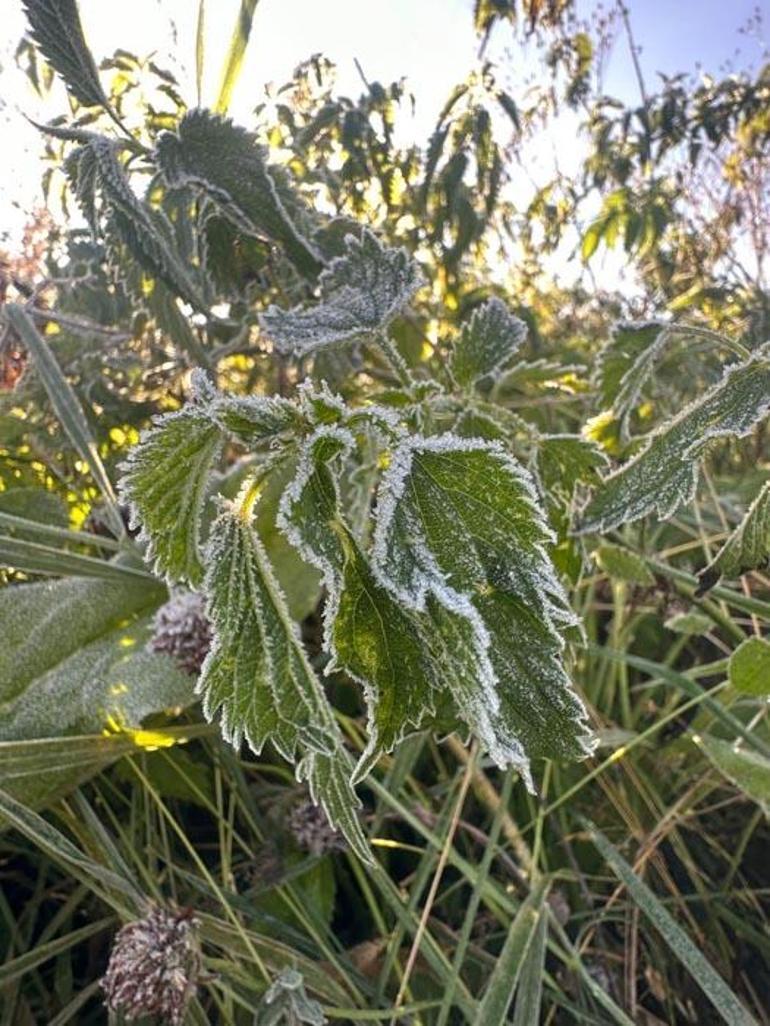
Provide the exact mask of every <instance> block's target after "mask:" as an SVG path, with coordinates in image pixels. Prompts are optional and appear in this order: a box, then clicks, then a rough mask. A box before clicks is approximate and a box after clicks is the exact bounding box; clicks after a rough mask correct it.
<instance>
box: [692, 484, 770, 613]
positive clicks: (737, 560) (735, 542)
mask: <svg viewBox="0 0 770 1026" xmlns="http://www.w3.org/2000/svg"><path fill="white" fill-rule="evenodd" d="M768 559H770V481H767V482H765V484H764V485H763V487H762V489H761V490H760V492H759V494H758V495H757V497H756V498H755V499H754V501H753V502H752V504H751V505H750V506H749V508H748V510H747V511H746V515H745V517H744V518H743V520H741V522H740V524H738V526H737V527H736V529H735V530H734V531H733V533H732V534H731V535H730V537H729V538H728V539H727V541H726V542H725V543H724V545H723V546H722V548H721V549H720V550H719V552H717V554H716V556H715V557H714V558H713V559H712V560H711V562H710V563H709V565H708V566H707V567H704V568H703V570H701V572H700V573H699V574H698V589H697V592H696V594H697V595H703V594H704V593H705V592H707V591H708V590H709V588H713V587H714V585H715V584H716V583H717V581H718V580H719V578H720V577H740V576H741V574H745V573H748V571H749V570H756V569H757V568H758V567H761V566H766V565H767V561H768Z"/></svg>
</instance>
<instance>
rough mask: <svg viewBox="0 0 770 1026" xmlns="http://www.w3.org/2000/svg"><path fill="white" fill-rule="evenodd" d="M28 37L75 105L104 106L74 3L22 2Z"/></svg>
mask: <svg viewBox="0 0 770 1026" xmlns="http://www.w3.org/2000/svg"><path fill="white" fill-rule="evenodd" d="M24 10H25V11H26V14H27V18H28V20H29V25H30V28H31V29H32V37H33V39H34V40H35V42H36V43H37V45H38V46H39V47H40V50H41V52H42V54H43V56H44V57H45V59H46V60H47V61H48V63H49V64H50V65H51V67H52V68H54V70H55V71H58V73H59V74H60V75H61V77H62V78H63V79H64V82H65V84H66V86H67V88H68V89H69V91H70V92H71V93H72V95H73V96H74V98H75V99H76V100H77V101H78V103H82V104H83V105H84V106H86V107H96V106H100V107H106V106H107V105H108V104H107V97H106V96H105V95H104V90H103V89H102V85H101V82H100V81H99V75H98V73H97V71H96V64H95V63H94V59H93V57H92V56H91V51H90V50H89V49H88V46H87V45H86V41H85V37H84V35H83V27H82V25H81V24H80V14H79V13H78V6H77V3H76V0H24Z"/></svg>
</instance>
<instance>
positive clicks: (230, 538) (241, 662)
mask: <svg viewBox="0 0 770 1026" xmlns="http://www.w3.org/2000/svg"><path fill="white" fill-rule="evenodd" d="M206 565H207V571H206V578H205V582H204V590H205V592H206V595H207V599H208V615H209V618H210V620H211V622H212V625H213V628H214V640H213V643H212V646H211V651H210V652H209V655H208V656H207V658H206V661H205V663H204V665H203V669H202V671H201V676H200V679H199V681H198V690H199V691H200V693H201V694H202V696H203V711H204V714H205V715H206V717H207V718H208V719H211V718H213V717H214V716H215V715H219V716H220V720H221V729H222V734H223V736H224V737H225V740H227V741H229V742H231V743H232V744H234V745H236V746H237V745H239V744H240V743H241V741H242V740H243V739H244V738H245V739H246V741H247V742H248V743H249V745H250V747H251V748H252V749H253V750H254V751H255V752H260V751H261V750H262V748H263V746H264V745H265V743H266V742H267V741H268V740H269V741H271V742H272V743H273V745H274V746H275V748H276V749H277V750H278V751H279V752H280V753H281V755H283V756H284V758H286V759H287V760H288V761H290V762H298V766H297V775H298V778H299V779H304V780H307V781H308V784H309V786H310V789H311V793H312V795H313V798H314V801H316V802H320V803H321V804H322V805H323V806H324V808H325V809H326V812H327V815H328V816H329V819H330V821H331V822H332V823H333V825H335V826H337V827H338V828H339V829H341V830H342V831H343V833H344V834H345V836H346V837H347V839H348V841H349V842H350V843H351V845H352V846H353V847H354V848H355V849H356V851H357V852H358V853H359V854H360V855H361V857H363V858H365V859H367V860H370V859H371V856H370V855H369V854H368V849H367V846H366V842H365V840H364V838H363V835H362V833H361V828H360V826H359V825H358V820H357V817H356V815H355V809H356V807H357V804H358V802H357V799H356V796H355V793H354V791H353V789H352V787H351V784H350V779H349V778H350V772H351V768H352V767H351V766H350V762H349V759H348V756H347V753H346V752H345V750H344V748H343V747H342V739H341V735H340V733H339V729H338V728H337V725H336V722H335V720H334V716H333V713H332V710H331V709H330V707H329V705H328V703H327V701H326V697H325V695H324V692H323V689H322V687H321V684H320V682H319V680H318V678H317V677H316V674H315V672H314V671H313V668H312V667H311V665H310V662H309V660H308V657H307V654H306V652H305V650H304V648H303V646H302V642H301V641H300V638H299V634H298V631H297V629H296V626H295V625H294V624H293V623H292V621H291V620H290V618H289V613H288V610H287V608H286V602H285V599H284V597H283V595H282V594H281V591H280V588H279V586H278V582H277V581H276V579H275V575H274V573H273V570H272V568H271V566H270V564H269V561H268V559H267V556H266V554H265V551H264V548H263V546H262V543H261V541H260V540H259V537H258V535H257V534H256V532H255V531H254V529H253V527H252V526H251V524H250V523H249V516H248V514H247V513H245V512H244V511H243V509H238V508H236V507H235V506H234V505H233V504H232V503H227V502H224V503H223V506H222V512H221V513H220V515H219V517H218V518H217V520H216V521H215V522H214V524H213V525H212V528H211V532H210V535H209V542H208V547H207V555H206Z"/></svg>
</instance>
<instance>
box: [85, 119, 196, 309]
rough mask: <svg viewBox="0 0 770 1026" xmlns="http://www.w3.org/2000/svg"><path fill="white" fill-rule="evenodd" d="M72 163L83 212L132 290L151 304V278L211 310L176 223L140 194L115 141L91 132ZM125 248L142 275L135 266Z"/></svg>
mask: <svg viewBox="0 0 770 1026" xmlns="http://www.w3.org/2000/svg"><path fill="white" fill-rule="evenodd" d="M67 167H68V169H69V172H70V178H71V180H72V182H73V185H74V187H75V193H76V196H77V198H78V201H79V203H80V205H81V207H82V208H83V212H84V214H85V215H86V217H87V218H88V219H89V221H90V222H91V224H92V227H93V226H95V225H98V227H99V230H100V232H101V234H103V236H104V241H105V245H106V247H107V254H108V257H109V259H110V263H111V264H112V266H113V267H114V268H116V269H117V270H118V273H120V274H122V280H123V283H124V284H125V285H126V286H127V288H128V289H129V291H130V293H131V294H133V295H135V296H136V297H137V298H138V299H139V300H140V301H143V302H147V304H148V305H149V306H151V307H152V301H151V296H152V286H151V284H148V283H147V282H146V281H145V278H144V276H149V277H150V278H152V279H157V280H158V281H159V282H161V283H162V284H163V285H165V286H166V287H167V289H169V290H170V291H171V293H172V294H173V295H177V296H179V297H180V298H181V299H183V300H184V301H185V302H187V303H189V304H190V305H191V306H193V308H194V309H196V310H199V311H202V312H206V310H207V304H206V300H205V297H204V296H203V295H202V294H201V291H200V290H199V289H198V288H197V286H196V284H195V282H194V280H193V279H192V277H191V276H190V274H189V273H188V270H187V268H186V267H185V265H184V264H183V262H182V260H181V259H180V257H179V256H178V254H177V253H176V251H175V242H174V238H173V230H172V228H171V225H170V224H169V223H168V221H167V220H166V219H165V217H164V216H163V215H162V214H161V213H160V212H159V211H157V210H154V209H152V208H150V207H149V206H148V204H146V203H144V202H142V200H140V199H139V197H138V196H137V195H136V194H135V192H134V190H133V189H132V188H131V184H130V182H129V180H128V177H127V175H126V172H125V170H124V168H123V165H122V164H121V162H120V161H119V159H118V149H117V146H116V144H115V143H113V142H112V141H111V140H110V139H107V138H105V137H103V136H99V135H91V136H89V138H88V141H87V142H86V143H84V145H83V147H81V148H80V149H78V150H75V151H74V152H73V154H72V155H71V156H70V157H69V158H68V163H67ZM124 248H125V249H127V250H128V253H129V255H130V257H131V258H133V261H135V262H136V264H137V265H138V269H139V270H141V272H143V275H142V274H139V275H137V274H136V269H134V270H132V268H131V266H130V261H127V260H126V259H125V256H124ZM127 263H128V264H129V266H126V265H127ZM152 313H153V314H155V313H156V310H155V309H152Z"/></svg>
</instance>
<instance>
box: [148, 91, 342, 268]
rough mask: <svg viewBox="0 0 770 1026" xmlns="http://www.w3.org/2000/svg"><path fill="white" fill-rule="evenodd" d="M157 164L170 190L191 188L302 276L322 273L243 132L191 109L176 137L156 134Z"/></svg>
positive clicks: (268, 170)
mask: <svg viewBox="0 0 770 1026" xmlns="http://www.w3.org/2000/svg"><path fill="white" fill-rule="evenodd" d="M157 160H158V164H159V166H160V168H161V170H162V172H163V175H164V177H165V179H166V181H167V182H168V184H169V185H171V186H174V187H176V186H181V185H193V186H194V187H195V188H197V189H198V190H200V191H201V192H203V193H204V194H205V195H206V196H208V197H209V198H210V200H211V201H212V203H213V204H214V205H215V206H216V207H217V208H218V209H219V210H220V212H221V213H222V215H223V216H224V217H226V218H227V219H228V220H229V221H231V222H232V223H233V224H234V225H235V226H236V227H237V228H238V229H239V230H240V231H242V232H244V233H245V234H246V235H251V236H255V237H257V238H261V239H267V240H268V241H271V242H277V243H280V245H281V246H282V247H283V248H284V250H285V252H286V255H287V257H288V258H289V260H291V262H292V263H293V264H294V265H295V267H297V269H298V270H299V271H300V272H301V273H302V274H304V275H306V276H308V277H311V278H314V277H315V276H316V275H317V274H318V272H319V271H320V270H321V267H322V262H321V258H320V256H319V254H318V253H317V252H316V251H315V249H314V248H313V246H311V244H310V243H309V242H308V241H307V239H305V237H304V235H303V234H302V232H301V230H300V227H299V225H298V224H297V223H296V218H295V216H293V213H294V212H293V211H292V210H290V209H289V208H288V207H287V202H289V201H290V197H289V196H287V195H286V194H285V193H284V190H279V188H278V184H277V181H276V177H275V172H274V171H273V170H271V168H270V167H269V165H268V163H267V160H266V156H265V152H264V150H263V149H262V147H260V146H258V145H257V143H256V141H255V139H254V137H253V136H252V135H251V134H250V133H249V132H247V131H246V130H245V129H243V128H239V127H237V126H236V125H234V124H233V123H232V122H231V121H229V120H227V119H225V118H221V117H219V116H217V115H215V114H212V113H211V112H210V111H205V110H192V111H190V112H189V113H187V114H185V116H184V117H183V118H182V120H181V121H180V123H179V125H178V127H177V130H176V132H175V133H171V132H163V133H162V134H161V135H160V137H159V138H158V143H157ZM296 203H297V201H296V200H294V205H295V206H296Z"/></svg>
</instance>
